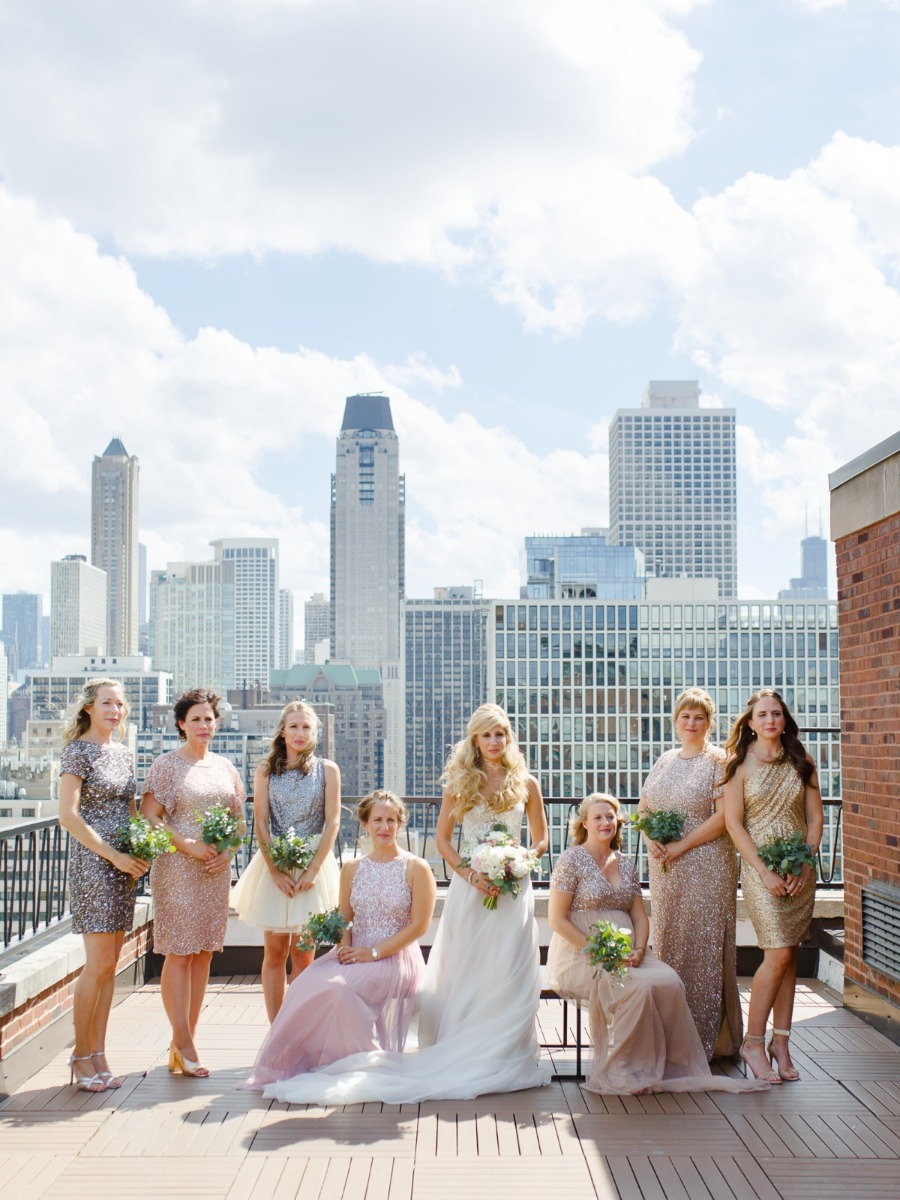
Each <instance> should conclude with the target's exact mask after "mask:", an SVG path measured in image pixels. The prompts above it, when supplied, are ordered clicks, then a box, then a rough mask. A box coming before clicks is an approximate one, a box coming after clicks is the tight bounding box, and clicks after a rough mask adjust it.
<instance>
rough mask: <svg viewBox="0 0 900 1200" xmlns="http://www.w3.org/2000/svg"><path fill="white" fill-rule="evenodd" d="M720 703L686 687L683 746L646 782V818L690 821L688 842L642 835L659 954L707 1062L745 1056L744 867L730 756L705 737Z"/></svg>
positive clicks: (678, 708) (678, 706)
mask: <svg viewBox="0 0 900 1200" xmlns="http://www.w3.org/2000/svg"><path fill="white" fill-rule="evenodd" d="M714 722H715V706H714V705H713V701H712V697H711V696H709V694H708V693H707V692H705V691H703V689H702V688H688V690H687V691H685V692H682V694H681V695H680V696H679V697H678V699H677V700H676V701H675V712H674V714H673V716H672V723H673V725H674V726H675V734H676V736H677V737H678V740H679V741H680V742H681V749H680V750H667V751H666V753H665V754H663V755H662V756H661V757H660V758H659V759H658V760H657V762H656V763H655V764H654V766H653V768H652V770H651V771H650V774H649V775H648V776H647V778H646V780H645V781H644V787H643V791H642V793H641V802H640V804H639V805H638V812H641V811H642V810H646V809H666V810H668V811H670V812H677V813H680V814H681V816H683V817H684V818H685V822H684V828H683V830H682V836H681V837H680V838H679V839H678V841H675V842H669V843H668V844H666V845H663V844H662V843H660V842H654V841H651V840H650V839H649V838H648V837H647V836H646V835H644V841H645V842H646V843H647V847H648V852H649V860H650V900H651V903H652V906H653V952H654V954H655V955H656V957H657V958H660V959H662V961H663V962H664V963H668V964H669V966H670V967H673V968H674V969H675V970H676V971H677V972H678V974H679V975H680V976H681V980H682V982H683V983H684V987H685V991H686V992H687V1001H688V1005H689V1007H690V1010H691V1015H692V1016H693V1018H694V1024H695V1025H696V1026H697V1032H698V1033H699V1034H700V1041H701V1042H702V1043H703V1049H704V1051H705V1052H706V1057H707V1059H711V1058H713V1057H714V1056H724V1057H730V1056H731V1055H734V1054H737V1052H738V1049H739V1047H740V1044H741V1034H742V1025H743V1020H742V1016H741V998H740V994H739V992H738V983H737V944H736V939H735V924H736V915H737V913H736V909H737V884H738V864H737V855H736V854H735V852H734V845H733V844H732V841H731V838H729V836H728V834H727V833H726V832H725V810H724V801H723V799H722V789H721V786H720V784H721V780H722V771H723V769H724V766H725V754H724V752H723V751H721V750H719V749H718V748H717V747H715V746H712V745H710V743H709V741H708V740H707V739H708V737H709V734H710V732H711V730H712V728H713V724H714Z"/></svg>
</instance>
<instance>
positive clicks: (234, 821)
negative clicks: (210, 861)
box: [199, 804, 244, 854]
mask: <svg viewBox="0 0 900 1200" xmlns="http://www.w3.org/2000/svg"><path fill="white" fill-rule="evenodd" d="M199 823H200V837H201V838H202V840H203V841H204V842H206V844H207V845H208V846H215V848H216V849H217V850H218V851H219V853H220V854H221V853H222V851H223V850H236V849H237V848H238V846H240V845H241V844H242V843H243V841H244V835H243V834H242V833H241V826H242V825H243V821H242V819H241V817H240V816H239V815H238V813H236V812H235V811H234V809H233V808H226V807H225V805H224V804H214V805H213V806H212V808H208V809H207V810H206V812H205V813H204V814H203V817H202V818H200V819H199Z"/></svg>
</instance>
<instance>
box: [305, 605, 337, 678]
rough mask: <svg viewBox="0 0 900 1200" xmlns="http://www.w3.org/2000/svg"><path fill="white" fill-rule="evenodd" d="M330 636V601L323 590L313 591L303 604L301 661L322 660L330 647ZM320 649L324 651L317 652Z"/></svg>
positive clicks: (326, 655)
mask: <svg viewBox="0 0 900 1200" xmlns="http://www.w3.org/2000/svg"><path fill="white" fill-rule="evenodd" d="M330 638H331V603H330V601H328V600H326V599H325V593H324V592H313V594H312V595H311V596H310V598H309V599H308V600H307V601H306V602H305V603H304V605H303V661H304V662H306V663H314V662H319V661H321V662H324V661H325V660H326V659H327V658H328V656H329V652H330V649H331V647H330V645H329V641H330ZM320 650H324V653H322V654H319V651H320ZM317 656H318V657H317Z"/></svg>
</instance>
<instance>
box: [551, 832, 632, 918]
mask: <svg viewBox="0 0 900 1200" xmlns="http://www.w3.org/2000/svg"><path fill="white" fill-rule="evenodd" d="M616 862H617V863H618V865H619V882H618V883H612V882H611V881H610V880H609V879H607V878H606V876H605V875H604V874H603V872H602V871H601V870H600V868H599V867H598V866H597V862H596V860H595V859H594V856H593V855H592V854H591V853H590V852H589V851H587V850H585V848H584V846H570V847H569V849H568V850H564V851H563V853H562V854H561V855H560V857H559V860H558V862H557V864H556V867H555V869H554V871H553V874H552V875H551V876H550V886H551V887H552V888H555V889H556V891H558V892H571V893H572V904H571V906H570V911H571V912H578V910H579V909H593V908H617V909H621V910H622V912H626V913H627V912H628V911H629V909H630V908H631V906H632V904H634V900H635V897H636V896H639V895H640V894H641V884H640V880H639V879H638V875H637V871H636V870H635V867H634V863H633V862H632V861H631V860H630V859H627V858H623V856H622V855H621V854H619V853H616Z"/></svg>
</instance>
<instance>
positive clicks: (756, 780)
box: [725, 688, 824, 1083]
mask: <svg viewBox="0 0 900 1200" xmlns="http://www.w3.org/2000/svg"><path fill="white" fill-rule="evenodd" d="M798 732H799V731H798V728H797V722H796V721H795V720H794V718H793V717H792V716H791V714H790V712H789V711H788V708H787V705H786V704H785V702H784V700H783V699H782V698H781V696H780V695H779V694H778V692H776V691H774V690H773V689H772V688H763V690H762V691H759V692H756V693H755V694H754V695H752V696H751V697H750V699H749V700H748V702H747V707H746V709H745V710H744V712H743V714H742V715H741V716H740V717H739V718H738V719H737V721H736V722H735V725H734V729H732V731H731V735H730V737H729V738H728V741H727V742H726V744H725V750H726V753H727V755H728V759H727V762H726V764H725V820H726V824H727V827H728V832H729V834H730V835H731V838H732V841H733V842H734V844H735V846H737V848H738V851H739V852H740V855H741V860H742V864H743V868H742V874H741V884H742V888H743V892H744V896H745V898H746V900H747V906H748V908H749V909H750V919H751V920H752V921H753V928H754V929H755V930H756V936H757V940H758V942H759V946H760V949H761V950H762V951H763V961H762V964H761V965H760V967H759V969H758V970H757V972H756V974H755V975H754V977H753V988H752V990H751V993H750V1012H749V1015H748V1018H747V1036H746V1037H745V1038H744V1042H743V1045H742V1047H741V1057H742V1058H743V1059H744V1061H745V1062H746V1063H747V1065H748V1066H749V1067H750V1069H751V1071H752V1072H753V1074H754V1075H755V1076H756V1077H757V1079H767V1080H768V1081H769V1082H770V1083H781V1082H786V1083H791V1082H793V1081H795V1080H797V1079H799V1078H800V1075H799V1073H798V1072H797V1070H796V1068H795V1067H794V1065H793V1063H792V1062H791V1055H790V1049H789V1046H788V1038H789V1037H790V1032H791V1018H792V1015H793V1010H794V991H795V988H796V984H797V948H798V947H799V945H800V943H801V942H802V941H803V939H804V937H805V936H806V933H807V930H808V929H809V922H810V918H811V917H812V912H813V904H814V902H815V894H816V876H815V871H814V870H812V869H811V868H810V867H806V866H805V867H804V868H803V871H802V873H801V874H800V875H799V876H797V877H796V878H795V877H794V876H789V877H788V878H787V879H782V877H781V876H780V875H778V874H776V873H775V872H774V871H770V870H769V869H768V868H767V867H766V865H765V863H764V862H763V861H762V859H761V858H760V856H759V854H758V853H757V847H758V846H761V845H762V843H763V842H765V841H766V840H767V839H768V838H770V837H773V836H777V837H790V835H791V834H793V833H795V832H797V831H798V830H799V831H800V832H801V833H802V834H803V836H804V840H805V841H806V843H807V845H809V846H810V847H811V849H812V850H813V851H814V852H815V851H817V850H818V848H819V842H820V840H821V838H822V828H823V825H824V814H823V810H822V797H821V795H820V794H819V785H818V781H817V779H816V768H815V764H814V763H813V760H812V759H811V758H810V757H809V755H808V754H807V753H806V751H805V750H804V748H803V746H802V744H801V742H800V739H799V737H798ZM769 1013H771V1014H772V1038H771V1040H770V1041H769V1044H768V1046H767V1047H765V1048H764V1043H765V1033H766V1023H767V1021H768V1019H769ZM769 1059H771V1064H773V1065H774V1069H773V1065H770V1062H769Z"/></svg>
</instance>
